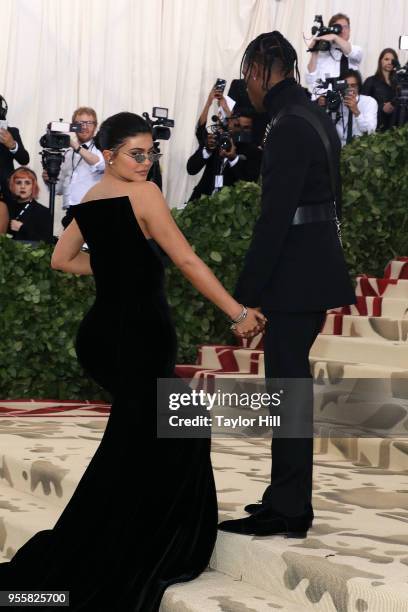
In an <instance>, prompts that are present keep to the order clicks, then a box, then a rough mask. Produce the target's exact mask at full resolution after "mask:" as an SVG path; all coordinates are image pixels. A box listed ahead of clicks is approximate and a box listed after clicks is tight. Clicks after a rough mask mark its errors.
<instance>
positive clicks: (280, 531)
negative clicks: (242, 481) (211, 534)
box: [218, 504, 312, 538]
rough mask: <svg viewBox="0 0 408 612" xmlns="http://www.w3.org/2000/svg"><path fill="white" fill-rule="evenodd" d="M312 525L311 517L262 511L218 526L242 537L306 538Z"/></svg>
mask: <svg viewBox="0 0 408 612" xmlns="http://www.w3.org/2000/svg"><path fill="white" fill-rule="evenodd" d="M254 505H255V504H254ZM311 525H312V521H311V519H310V517H309V516H300V517H284V516H280V515H278V514H273V513H272V512H271V511H269V512H268V511H267V510H260V511H259V512H256V514H254V515H252V516H248V517H247V518H243V519H236V520H232V521H223V522H222V523H220V524H219V525H218V529H220V530H221V531H228V532H230V533H239V534H242V535H256V536H270V535H283V536H285V537H287V538H305V537H306V536H307V532H308V529H309V528H310V527H311Z"/></svg>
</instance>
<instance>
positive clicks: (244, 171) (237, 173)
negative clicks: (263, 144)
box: [225, 149, 262, 182]
mask: <svg viewBox="0 0 408 612" xmlns="http://www.w3.org/2000/svg"><path fill="white" fill-rule="evenodd" d="M243 156H244V157H240V159H239V161H238V162H237V163H236V164H235V165H234V166H232V167H231V166H227V168H226V169H225V174H227V173H228V174H229V176H230V177H231V178H232V179H233V180H232V182H236V181H249V182H251V181H253V182H254V181H257V180H258V178H259V172H260V169H261V159H262V153H261V151H260V150H259V149H252V150H251V149H249V150H245V151H243Z"/></svg>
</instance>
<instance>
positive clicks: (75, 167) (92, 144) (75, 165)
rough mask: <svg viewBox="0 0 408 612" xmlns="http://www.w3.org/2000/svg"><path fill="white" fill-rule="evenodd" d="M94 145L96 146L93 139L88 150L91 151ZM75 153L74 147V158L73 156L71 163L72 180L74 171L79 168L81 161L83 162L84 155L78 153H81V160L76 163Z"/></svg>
mask: <svg viewBox="0 0 408 612" xmlns="http://www.w3.org/2000/svg"><path fill="white" fill-rule="evenodd" d="M93 147H94V143H93V140H92V141H91V144H90V145H89V147H87V150H88V151H91V150H92V149H93ZM74 155H75V151H74V149H72V158H71V164H72V172H71V181H72V178H73V176H74V172H75V170H76V169H77V168H78V166H79V164H80V163H81V161H82V156H81V155H80V154H79V153H78V155H79V160H78V161H77V162H76V164H74Z"/></svg>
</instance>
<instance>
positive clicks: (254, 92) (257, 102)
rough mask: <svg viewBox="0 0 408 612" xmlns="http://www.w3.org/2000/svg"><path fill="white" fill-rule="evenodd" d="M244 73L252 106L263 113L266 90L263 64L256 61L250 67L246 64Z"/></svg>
mask: <svg viewBox="0 0 408 612" xmlns="http://www.w3.org/2000/svg"><path fill="white" fill-rule="evenodd" d="M243 74H244V79H245V83H246V86H247V92H248V97H249V99H250V101H251V104H252V106H253V107H254V108H255V110H256V111H258V113H263V112H264V111H265V107H264V105H263V100H264V97H265V94H266V91H265V89H264V88H263V87H262V74H263V71H262V66H260V65H259V64H257V63H256V62H254V63H253V64H252V66H251V68H250V69H249V67H248V65H247V64H244V67H243Z"/></svg>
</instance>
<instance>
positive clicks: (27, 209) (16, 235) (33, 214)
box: [7, 200, 52, 242]
mask: <svg viewBox="0 0 408 612" xmlns="http://www.w3.org/2000/svg"><path fill="white" fill-rule="evenodd" d="M7 204H8V209H9V215H10V221H11V220H12V219H17V220H18V221H21V223H22V224H23V225H22V226H21V227H20V229H19V230H18V232H14V231H11V230H9V233H10V234H12V236H13V239H14V240H32V241H37V240H43V241H45V242H51V240H52V227H51V224H52V223H51V222H52V220H51V214H50V211H49V209H48V208H46V207H45V206H43V205H42V204H40V203H39V202H37V201H36V200H31V202H29V203H25V204H20V203H19V202H17V201H16V200H9V201H8V202H7Z"/></svg>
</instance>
